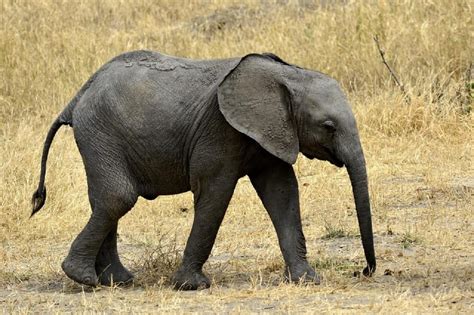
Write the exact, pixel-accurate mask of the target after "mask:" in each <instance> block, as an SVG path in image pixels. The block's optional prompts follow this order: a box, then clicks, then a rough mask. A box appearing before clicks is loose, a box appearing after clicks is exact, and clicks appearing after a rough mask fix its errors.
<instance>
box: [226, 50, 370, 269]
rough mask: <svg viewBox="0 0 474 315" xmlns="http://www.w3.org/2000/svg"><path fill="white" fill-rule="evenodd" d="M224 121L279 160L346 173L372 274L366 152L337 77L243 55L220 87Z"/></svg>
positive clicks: (273, 58)
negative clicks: (304, 160) (321, 164)
mask: <svg viewBox="0 0 474 315" xmlns="http://www.w3.org/2000/svg"><path fill="white" fill-rule="evenodd" d="M218 103H219V108H220V111H221V112H222V114H223V115H224V117H225V119H226V120H227V122H228V123H229V124H230V125H231V126H233V127H234V128H235V129H237V130H238V131H240V132H241V133H243V134H245V135H247V136H249V137H250V138H252V139H254V140H255V141H257V142H258V143H259V144H260V145H261V146H262V147H263V148H264V149H265V150H267V151H268V152H269V153H271V154H273V155H274V156H276V157H278V158H280V159H281V160H283V161H285V162H287V163H290V164H294V163H295V161H296V158H297V155H298V152H301V153H303V154H304V155H305V156H306V157H308V158H310V159H313V158H317V159H319V160H326V161H329V162H330V163H332V164H334V165H336V166H338V167H343V166H345V167H346V169H347V172H348V174H349V177H350V180H351V184H352V191H353V194H354V200H355V206H356V211H357V218H358V221H359V228H360V233H361V238H362V245H363V248H364V253H365V257H366V260H367V267H366V268H365V269H364V272H363V273H364V275H366V276H370V275H371V274H372V273H373V272H374V271H375V268H376V262H375V252H374V244H373V233H372V220H371V213H370V200H369V192H368V181H367V171H366V164H365V158H364V153H363V150H362V146H361V144H360V139H359V134H358V130H357V125H356V121H355V119H354V115H353V113H352V111H351V108H350V106H349V103H348V101H347V99H346V97H345V95H344V93H343V91H342V90H341V88H340V86H339V84H338V83H337V82H336V80H334V79H332V78H330V77H329V76H327V75H325V74H322V73H319V72H315V71H310V70H306V69H302V68H299V67H296V66H293V65H289V64H287V63H285V62H284V61H282V60H281V59H280V58H278V57H276V56H274V55H271V54H264V55H258V54H251V55H247V56H246V57H244V58H242V59H241V60H240V62H239V63H238V65H237V66H236V67H235V68H234V69H233V70H232V71H231V72H230V73H229V74H228V75H227V76H226V77H225V78H224V80H223V81H222V83H221V84H220V86H219V88H218Z"/></svg>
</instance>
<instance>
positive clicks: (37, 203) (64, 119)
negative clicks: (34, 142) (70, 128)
mask: <svg viewBox="0 0 474 315" xmlns="http://www.w3.org/2000/svg"><path fill="white" fill-rule="evenodd" d="M70 105H71V103H70ZM71 107H73V106H67V107H66V109H65V110H64V111H63V112H62V113H61V115H59V117H58V118H56V120H55V121H54V122H53V124H52V125H51V127H50V128H49V131H48V135H47V136H46V140H45V142H44V146H43V155H42V156H41V174H40V180H39V184H38V189H36V191H35V192H34V194H33V197H32V198H31V203H32V206H33V211H32V212H31V217H32V216H33V215H34V214H35V213H36V212H38V211H39V210H40V209H41V208H42V207H43V205H44V203H45V201H46V187H45V185H44V179H45V177H46V161H47V160H48V153H49V148H50V147H51V143H52V142H53V138H54V136H55V135H56V132H57V131H58V130H59V128H61V126H62V125H72V123H71V116H70V113H71Z"/></svg>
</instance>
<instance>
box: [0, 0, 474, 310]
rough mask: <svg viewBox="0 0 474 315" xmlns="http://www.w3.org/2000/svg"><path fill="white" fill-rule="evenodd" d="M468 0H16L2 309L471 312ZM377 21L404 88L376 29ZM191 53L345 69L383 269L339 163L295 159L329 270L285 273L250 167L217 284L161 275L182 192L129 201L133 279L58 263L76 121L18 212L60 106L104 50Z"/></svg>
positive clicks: (7, 17)
mask: <svg viewBox="0 0 474 315" xmlns="http://www.w3.org/2000/svg"><path fill="white" fill-rule="evenodd" d="M473 6H474V3H473V2H472V1H468V0H454V1H452V0H438V1H384V0H380V1H360V2H359V1H311V0H306V1H270V0H268V1H264V0H262V1H232V0H223V1H217V0H209V1H190V2H179V1H172V0H167V1H156V2H152V1H144V0H140V1H113V0H104V1H94V0H88V1H46V0H39V1H26V0H25V1H10V0H3V1H2V3H1V29H0V43H1V44H0V45H1V46H0V71H1V78H2V80H1V82H0V131H1V137H0V155H1V165H0V170H1V172H0V195H1V199H0V206H1V209H0V310H2V311H3V312H4V313H11V312H18V313H44V312H64V311H69V312H71V311H72V312H96V311H97V312H117V311H123V312H148V313H151V312H159V311H162V312H164V311H167V312H168V311H172V312H177V313H184V312H188V311H194V312H200V311H214V312H236V311H241V312H248V311H251V312H284V313H286V312H289V313H300V312H311V313H312V312H330V313H333V312H334V313H339V312H359V311H362V312H378V311H381V312H384V313H406V312H411V313H431V312H441V313H443V312H446V313H460V312H466V313H469V312H470V313H472V312H473V308H474V293H473V289H474V281H473V277H474V226H473V224H474V222H473V208H474V207H473V194H474V163H473V156H474V152H473V151H474V150H473V144H474V141H473V140H474V139H473V135H474V133H473V119H472V102H473V84H474V79H473V75H474V69H473V67H472V61H473V59H474V57H473V51H474V49H473V48H474V46H473V28H472V26H473V16H474V12H473ZM374 35H378V38H379V41H380V44H381V46H382V48H383V49H384V50H385V57H386V59H387V62H388V63H389V64H390V66H391V67H392V68H393V70H394V72H395V73H396V75H397V76H398V77H399V79H400V80H401V81H402V84H403V85H404V90H405V92H402V91H401V88H400V87H399V86H397V85H396V84H395V83H394V81H393V80H392V78H391V77H390V73H389V71H388V70H387V68H386V67H385V66H384V65H383V64H382V62H381V58H380V55H379V52H378V50H377V48H376V45H375V43H374V41H373V36H374ZM135 49H152V50H158V51H161V52H164V53H166V54H169V55H178V56H185V57H191V58H223V57H230V56H241V55H244V54H247V53H250V52H264V51H271V52H274V53H275V54H277V55H279V56H280V57H281V58H283V59H284V60H286V61H288V62H290V63H294V64H298V65H300V66H303V67H307V68H311V69H317V70H321V71H323V72H326V73H328V74H330V75H332V76H333V77H335V78H336V79H338V80H339V81H340V82H341V84H342V85H343V87H344V89H345V90H346V91H347V93H348V97H349V99H350V100H351V103H352V104H353V108H354V111H355V114H356V117H357V120H358V123H359V127H360V133H361V138H362V142H363V146H364V148H365V152H366V159H367V164H368V173H369V179H370V193H371V197H372V206H373V221H374V222H373V224H374V232H375V242H376V252H377V257H378V271H377V273H376V274H375V276H374V277H373V278H370V279H365V278H359V277H354V272H356V271H359V270H361V269H362V268H363V266H364V257H363V252H362V248H361V244H360V240H359V236H358V229H357V221H356V216H355V211H354V205H353V200H352V195H351V187H350V183H349V180H348V176H347V175H346V173H345V170H344V169H337V168H335V167H333V166H331V165H329V164H328V163H325V162H319V161H309V160H306V159H305V158H303V157H300V158H299V160H298V162H297V163H296V165H295V169H296V171H297V174H298V178H299V183H300V196H301V208H302V217H303V224H304V230H305V233H306V239H307V247H308V251H309V259H310V262H311V264H312V265H313V266H314V267H315V268H316V269H317V270H318V271H319V272H320V274H321V275H322V276H323V281H322V284H321V285H319V286H313V285H309V286H306V285H290V284H286V283H284V282H283V281H282V279H283V278H282V272H283V261H282V258H281V254H280V251H279V248H278V243H277V239H276V235H275V232H274V230H273V227H272V225H271V223H270V220H269V217H268V216H267V214H266V212H265V210H264V209H263V207H262V205H261V203H260V201H259V200H258V198H257V196H256V194H255V192H254V191H253V188H252V187H251V185H250V183H249V181H248V179H246V178H243V179H242V180H241V181H240V183H239V185H238V187H237V190H236V192H235V195H234V197H233V199H232V203H231V205H230V207H229V210H228V212H227V215H226V218H225V220H224V222H223V224H222V227H221V230H220V232H219V235H218V239H217V241H216V245H215V247H214V250H213V252H212V255H211V257H210V259H209V262H208V263H207V264H206V265H205V271H206V272H207V273H208V274H209V275H210V276H211V277H212V278H213V286H212V287H211V288H210V289H208V290H202V291H198V292H176V291H173V290H172V289H171V287H170V285H169V277H170V274H171V273H172V271H173V270H174V268H175V267H176V265H177V264H178V262H179V259H180V256H181V254H182V250H183V248H184V246H185V241H186V239H187V236H188V234H189V231H190V228H191V224H192V219H193V206H192V204H193V203H192V195H191V194H190V193H186V194H182V195H178V196H169V197H159V198H158V199H157V200H155V201H152V202H150V201H147V202H145V201H143V200H140V201H139V202H138V204H137V205H136V206H135V208H134V209H133V211H131V212H130V213H129V214H127V215H126V216H125V217H124V218H123V219H122V220H121V223H120V226H119V234H120V240H119V252H120V253H121V257H122V260H123V262H124V264H125V265H126V266H128V267H129V268H130V269H131V270H132V271H133V272H134V273H135V275H136V281H135V283H134V284H133V286H131V287H127V288H120V287H113V288H106V287H99V288H96V289H90V288H86V287H84V288H83V287H81V286H80V285H77V284H75V283H74V282H73V281H71V280H69V279H68V278H67V277H66V276H65V275H64V274H63V272H62V270H61V268H60V263H61V261H62V259H63V258H64V257H65V255H66V254H67V251H68V248H69V245H70V243H71V242H72V240H73V239H74V237H75V236H76V235H77V234H78V233H79V231H80V230H81V228H82V227H83V226H84V225H85V223H86V220H87V219H88V217H89V214H90V210H89V205H88V199H87V187H86V180H85V174H84V169H83V166H82V161H81V158H80V155H79V153H78V151H77V149H76V146H75V143H74V139H73V136H72V130H71V129H69V128H63V129H61V130H60V132H59V133H58V135H57V136H56V139H55V141H54V143H53V147H52V150H51V151H50V155H49V163H48V174H47V181H46V182H47V187H48V199H47V202H46V206H45V208H44V209H43V210H42V211H41V212H39V213H38V214H37V215H36V216H35V217H33V218H32V219H29V215H30V210H31V209H30V198H31V194H32V193H33V191H34V190H35V189H36V185H37V180H38V176H39V166H40V154H41V151H42V145H43V141H44V138H45V135H46V132H47V130H48V129H49V126H50V124H51V122H52V121H53V119H54V118H55V117H56V115H57V114H58V113H59V112H60V111H61V109H62V108H63V107H64V106H65V104H66V103H67V102H68V101H69V100H70V99H71V97H72V96H73V95H74V94H75V92H76V91H77V90H78V89H79V87H80V86H81V85H82V84H83V82H84V81H85V80H86V79H87V78H88V77H89V76H90V75H91V74H92V73H93V72H94V71H95V70H97V68H98V67H99V66H100V65H101V64H103V63H104V62H106V61H107V60H108V59H110V58H112V57H113V56H115V55H117V54H119V53H121V52H123V51H128V50H135Z"/></svg>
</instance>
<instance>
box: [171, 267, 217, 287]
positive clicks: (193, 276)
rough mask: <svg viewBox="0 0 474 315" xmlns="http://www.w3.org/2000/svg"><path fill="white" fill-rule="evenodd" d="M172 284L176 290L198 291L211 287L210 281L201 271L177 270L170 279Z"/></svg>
mask: <svg viewBox="0 0 474 315" xmlns="http://www.w3.org/2000/svg"><path fill="white" fill-rule="evenodd" d="M172 283H173V285H174V288H175V289H176V290H184V291H187V290H198V289H207V288H209V287H210V286H211V281H210V280H209V278H208V277H206V276H205V275H204V274H203V273H202V271H192V270H186V269H184V268H179V269H178V271H176V272H175V274H174V275H173V278H172Z"/></svg>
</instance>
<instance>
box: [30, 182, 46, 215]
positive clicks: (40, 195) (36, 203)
mask: <svg viewBox="0 0 474 315" xmlns="http://www.w3.org/2000/svg"><path fill="white" fill-rule="evenodd" d="M45 201H46V187H43V190H42V191H40V188H38V189H37V190H36V191H35V193H34V194H33V197H32V198H31V204H32V205H33V211H32V212H31V216H30V218H31V217H32V216H33V215H34V214H35V213H36V212H38V211H39V210H40V209H41V208H42V207H43V205H44V202H45Z"/></svg>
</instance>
